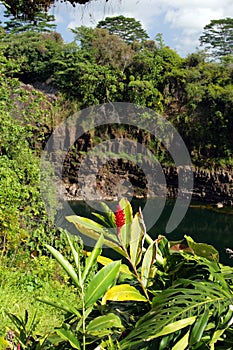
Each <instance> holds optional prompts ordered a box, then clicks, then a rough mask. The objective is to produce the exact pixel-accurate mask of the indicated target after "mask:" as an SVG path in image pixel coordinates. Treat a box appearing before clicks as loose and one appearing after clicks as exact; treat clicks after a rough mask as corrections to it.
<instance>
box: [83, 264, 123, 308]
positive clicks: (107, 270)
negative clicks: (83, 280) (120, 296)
mask: <svg viewBox="0 0 233 350" xmlns="http://www.w3.org/2000/svg"><path fill="white" fill-rule="evenodd" d="M120 265H121V262H120V261H114V262H112V263H110V264H109V265H107V266H104V267H103V268H102V269H101V270H100V271H99V272H98V273H97V274H96V275H95V276H94V278H93V279H92V281H91V282H90V283H89V285H88V287H87V290H86V293H85V298H84V302H85V307H86V308H88V307H90V306H93V304H94V303H95V302H96V301H97V300H98V299H99V298H101V297H102V296H103V295H104V293H105V292H106V291H107V289H108V288H109V287H110V286H111V285H112V284H113V283H114V281H115V280H116V278H117V275H118V273H119V270H120Z"/></svg>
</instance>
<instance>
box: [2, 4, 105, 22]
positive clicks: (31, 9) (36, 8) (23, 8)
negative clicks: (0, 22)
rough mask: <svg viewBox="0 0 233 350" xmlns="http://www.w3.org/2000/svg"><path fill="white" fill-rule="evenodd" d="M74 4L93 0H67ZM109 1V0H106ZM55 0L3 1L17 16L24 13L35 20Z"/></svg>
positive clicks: (26, 16)
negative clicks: (31, 0) (30, 0)
mask: <svg viewBox="0 0 233 350" xmlns="http://www.w3.org/2000/svg"><path fill="white" fill-rule="evenodd" d="M67 1H69V2H70V3H71V4H72V5H73V6H75V5H77V4H86V3H88V2H90V1H91V0H67ZM106 1H107V0H106ZM54 2H55V0H34V1H33V2H32V3H31V4H30V6H28V1H27V0H23V1H22V0H2V1H1V3H2V4H3V5H4V6H5V7H6V8H7V9H9V11H10V12H11V13H12V15H13V16H15V17H16V18H17V16H18V14H19V13H20V14H23V15H24V16H25V18H28V19H29V20H33V19H34V18H35V16H36V15H37V14H38V13H39V12H40V11H42V10H43V11H48V9H49V7H50V6H52V5H54ZM61 2H62V1H61Z"/></svg>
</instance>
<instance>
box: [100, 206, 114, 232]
mask: <svg viewBox="0 0 233 350" xmlns="http://www.w3.org/2000/svg"><path fill="white" fill-rule="evenodd" d="M100 205H101V207H102V208H103V210H104V212H105V214H106V216H107V220H108V224H109V227H116V223H115V214H114V212H113V211H112V210H111V209H110V208H109V206H108V205H107V204H106V203H104V202H100Z"/></svg>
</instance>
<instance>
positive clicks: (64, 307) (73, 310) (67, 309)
mask: <svg viewBox="0 0 233 350" xmlns="http://www.w3.org/2000/svg"><path fill="white" fill-rule="evenodd" d="M36 300H38V301H40V302H42V303H45V304H47V305H50V306H53V307H55V308H56V309H59V310H63V311H65V312H69V313H71V314H74V315H77V316H78V317H82V316H81V314H80V312H79V311H78V310H77V309H76V308H75V307H73V306H72V305H70V304H67V303H66V302H64V301H62V302H61V303H58V302H56V303H55V302H53V301H51V300H49V299H42V298H36ZM80 309H81V305H80Z"/></svg>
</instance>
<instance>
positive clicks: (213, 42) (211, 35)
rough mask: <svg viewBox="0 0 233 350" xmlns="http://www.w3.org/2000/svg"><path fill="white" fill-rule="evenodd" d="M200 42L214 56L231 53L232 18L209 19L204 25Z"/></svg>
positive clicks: (232, 43)
mask: <svg viewBox="0 0 233 350" xmlns="http://www.w3.org/2000/svg"><path fill="white" fill-rule="evenodd" d="M200 43H201V45H202V46H205V47H206V49H207V50H208V51H209V53H211V55H212V56H213V57H215V58H221V57H224V56H228V55H232V54H233V18H230V17H227V18H223V19H218V20H215V19H213V20H211V21H210V23H209V24H207V25H206V26H205V27H204V31H203V34H202V35H201V37H200Z"/></svg>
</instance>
